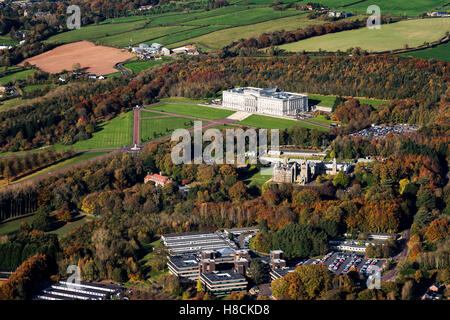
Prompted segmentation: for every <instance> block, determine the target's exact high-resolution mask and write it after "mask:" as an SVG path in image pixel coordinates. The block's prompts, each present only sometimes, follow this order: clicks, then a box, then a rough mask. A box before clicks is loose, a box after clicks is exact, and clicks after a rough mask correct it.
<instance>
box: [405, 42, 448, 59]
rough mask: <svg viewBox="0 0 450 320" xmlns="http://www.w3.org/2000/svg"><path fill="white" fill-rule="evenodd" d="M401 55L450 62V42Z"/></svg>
mask: <svg viewBox="0 0 450 320" xmlns="http://www.w3.org/2000/svg"><path fill="white" fill-rule="evenodd" d="M399 55H400V56H404V57H414V58H424V59H437V60H441V61H446V62H450V42H447V43H445V44H441V45H439V46H436V47H434V48H428V49H423V50H418V51H413V52H407V53H400V54H399Z"/></svg>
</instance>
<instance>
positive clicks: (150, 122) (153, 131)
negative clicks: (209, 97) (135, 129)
mask: <svg viewBox="0 0 450 320" xmlns="http://www.w3.org/2000/svg"><path fill="white" fill-rule="evenodd" d="M192 125H193V120H190V119H186V118H181V117H174V118H162V119H141V127H140V129H141V132H140V135H141V141H142V142H147V141H151V140H154V139H157V138H160V137H165V136H168V135H170V134H171V133H172V132H173V131H174V130H175V129H182V128H184V129H188V128H190V127H192Z"/></svg>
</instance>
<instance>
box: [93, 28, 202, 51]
mask: <svg viewBox="0 0 450 320" xmlns="http://www.w3.org/2000/svg"><path fill="white" fill-rule="evenodd" d="M192 28H195V27H193V26H171V27H155V28H145V29H138V30H133V31H129V32H123V33H120V34H116V35H113V36H108V37H103V38H98V39H97V40H96V41H97V42H99V43H101V44H105V45H110V46H117V47H126V46H129V45H136V44H139V43H143V42H146V41H149V40H151V39H157V38H160V37H162V36H165V35H169V34H176V33H177V32H181V31H184V30H189V29H192ZM153 42H157V41H156V40H155V41H151V43H153Z"/></svg>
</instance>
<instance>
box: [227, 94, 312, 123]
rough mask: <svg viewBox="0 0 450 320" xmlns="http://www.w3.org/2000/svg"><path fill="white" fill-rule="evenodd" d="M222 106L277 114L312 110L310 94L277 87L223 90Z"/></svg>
mask: <svg viewBox="0 0 450 320" xmlns="http://www.w3.org/2000/svg"><path fill="white" fill-rule="evenodd" d="M222 106H223V107H225V108H230V109H233V110H238V111H246V112H251V113H262V114H268V115H276V116H295V115H297V114H299V113H301V112H306V111H310V110H309V107H308V96H306V95H304V94H297V93H289V92H284V91H281V90H279V89H277V88H266V89H260V88H253V87H245V88H234V89H231V90H226V91H223V97H222Z"/></svg>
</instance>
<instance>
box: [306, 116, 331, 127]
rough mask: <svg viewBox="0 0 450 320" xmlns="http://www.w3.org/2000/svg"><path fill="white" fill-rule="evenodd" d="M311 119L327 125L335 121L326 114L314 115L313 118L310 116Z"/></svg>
mask: <svg viewBox="0 0 450 320" xmlns="http://www.w3.org/2000/svg"><path fill="white" fill-rule="evenodd" d="M308 120H309V121H313V122H317V123H320V124H324V125H326V126H329V125H331V123H333V122H335V121H331V120H329V119H326V117H325V115H323V114H320V115H318V116H315V117H312V118H308Z"/></svg>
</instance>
